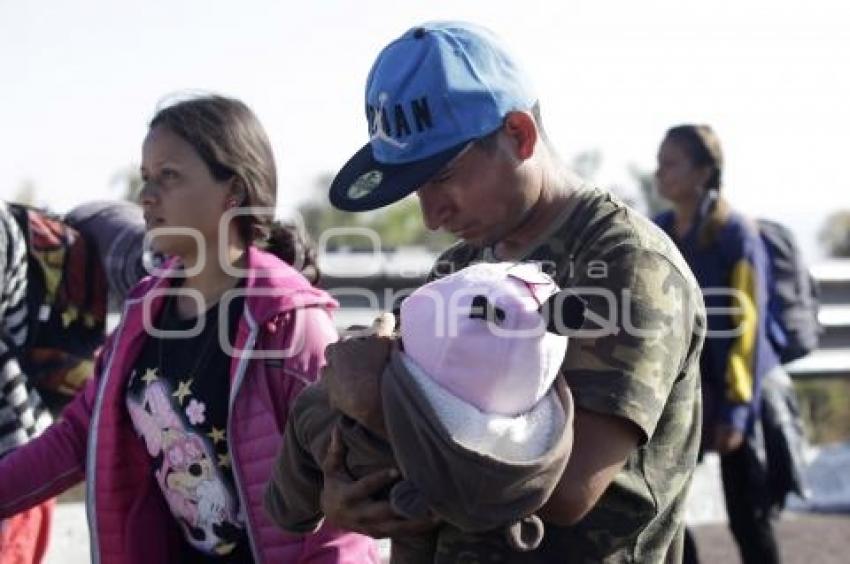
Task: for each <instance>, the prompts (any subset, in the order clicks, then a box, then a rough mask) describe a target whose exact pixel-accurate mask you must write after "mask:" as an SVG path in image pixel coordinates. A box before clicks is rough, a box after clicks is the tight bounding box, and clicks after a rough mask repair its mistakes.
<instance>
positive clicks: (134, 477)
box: [0, 248, 378, 564]
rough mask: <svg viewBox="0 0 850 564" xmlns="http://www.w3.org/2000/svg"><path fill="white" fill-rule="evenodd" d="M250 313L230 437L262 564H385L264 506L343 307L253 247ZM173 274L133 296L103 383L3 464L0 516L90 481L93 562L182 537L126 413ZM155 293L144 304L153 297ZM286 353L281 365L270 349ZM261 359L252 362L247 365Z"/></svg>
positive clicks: (236, 370) (241, 336)
mask: <svg viewBox="0 0 850 564" xmlns="http://www.w3.org/2000/svg"><path fill="white" fill-rule="evenodd" d="M248 265H249V268H248V276H247V279H246V285H245V288H246V294H247V295H246V298H245V311H244V314H243V316H242V319H241V321H240V323H239V328H238V331H237V336H236V349H237V351H238V350H243V351H244V352H243V353H242V354H241V355H238V356H234V357H233V361H232V364H231V391H230V415H229V420H228V433H227V440H228V443H229V448H230V454H231V457H232V462H233V469H234V479H235V481H236V485H237V490H238V494H239V499H240V503H241V505H242V507H244V508H245V509H246V511H245V513H246V518H247V520H248V530H249V533H250V534H249V538H250V540H251V548H252V550H253V553H254V558H255V560H256V561H257V562H258V563H272V562H274V563H278V562H283V563H288V562H298V563H306V562H309V563H311V564H313V563H316V564H319V563H322V564H324V563H328V564H329V563H337V562H339V563H349V564H362V563H369V562H378V556H377V551H376V549H375V545H374V543H373V541H372V540H371V539H369V538H367V537H363V536H360V535H356V534H352V533H342V532H340V531H337V530H333V529H331V528H329V527H323V528H322V529H321V530H320V531H319V532H318V533H316V534H314V535H309V536H306V537H296V536H292V535H288V534H286V533H284V532H283V531H281V530H279V529H278V528H277V527H275V526H274V524H273V523H272V522H271V520H270V519H269V518H268V517H267V516H266V514H265V512H264V510H263V491H264V489H265V484H266V481H267V480H268V478H269V476H270V473H271V466H272V464H273V462H274V459H275V455H276V454H277V452H278V450H279V449H280V446H281V441H282V435H283V429H284V425H285V423H286V418H287V415H288V413H289V409H290V406H291V404H292V402H293V400H294V399H295V396H297V395H298V393H299V392H300V391H301V390H302V389H303V388H304V387H305V386H306V385H307V384H309V383H310V382H312V381H314V380H315V379H316V378H317V377H318V374H319V369H320V367H321V365H322V363H323V362H324V348H325V346H326V345H327V344H328V343H330V342H333V341H334V340H336V331H335V330H334V328H333V324H332V322H331V318H330V314H329V310H331V309H332V308H334V307H336V303H335V302H334V301H333V299H332V298H331V297H330V296H328V295H327V294H326V293H325V292H322V291H321V290H317V289H315V288H313V287H311V286H310V285H309V284H308V283H307V281H306V280H304V278H303V277H301V276H300V275H299V274H298V273H297V272H295V271H294V270H293V269H292V268H290V267H289V266H287V265H286V264H284V263H283V262H281V261H279V260H278V259H277V258H276V257H273V256H272V255H269V254H267V253H264V252H262V251H260V250H257V249H255V248H251V249H250V250H249V254H248ZM168 285H169V284H168V279H167V278H149V279H147V280H145V281H143V282H142V283H140V284H139V286H137V287H136V288H135V289H134V290H133V292H131V294H130V296H129V297H128V299H127V302H126V305H125V310H124V315H123V317H122V321H121V323H120V325H119V326H118V328H117V329H116V331H115V332H114V333H113V334H112V336H111V337H110V338H109V339H108V340H107V343H106V345H105V346H104V352H103V354H101V356H100V358H99V359H98V363H97V367H96V371H95V375H96V376H95V378H94V379H93V380H92V381H91V382H89V384H88V385H87V386H86V388H85V389H84V390H83V391H82V392H81V393H80V394H79V395H78V396H77V397H76V398H75V399H74V401H73V402H72V403H71V404H69V405H68V407H67V408H66V410H65V411H64V413H63V416H62V418H61V419H60V420H59V421H58V422H56V423H55V424H54V425H53V426H52V427H50V429H48V430H47V431H46V432H45V433H44V434H43V435H41V436H40V437H39V438H37V439H35V440H33V441H31V442H30V443H29V444H27V445H25V446H23V447H21V448H19V449H17V450H15V451H13V452H11V453H9V455H7V456H5V457H3V458H2V459H0V518H2V517H7V516H10V515H14V514H15V513H17V512H20V511H22V510H24V509H26V508H28V507H31V506H33V505H35V504H37V503H39V502H41V501H44V500H46V499H48V498H50V497H52V496H54V495H57V494H59V493H61V492H62V491H63V490H65V489H67V488H68V487H70V486H72V485H74V484H76V483H77V482H79V481H80V480H82V479H85V480H86V483H87V485H88V488H87V492H88V493H87V500H86V506H87V512H88V520H89V530H90V534H91V550H92V562H95V563H98V562H104V563H108V564H124V563H127V564H130V563H132V564H143V563H144V564H147V563H149V562H157V563H170V562H177V561H178V559H179V550H178V546H179V545H178V543H179V535H180V534H181V533H180V531H179V529H178V527H177V525H176V523H174V521H173V518H172V517H171V516H170V515H169V509H168V506H167V505H166V503H165V501H164V499H163V496H162V494H161V491H160V490H159V487H158V485H157V484H156V482H155V481H154V480H153V478H152V476H151V474H150V459H149V456H148V454H147V451H146V449H145V446H144V442H143V441H142V440H141V439H140V438H139V437H138V436H137V434H136V432H135V430H134V429H133V425H132V423H131V421H130V417H129V414H128V412H127V410H126V407H125V393H126V385H127V379H128V375H129V372H130V369H131V367H132V366H133V364H134V361H135V358H136V356H137V355H138V354H139V352H140V351H141V347H142V345H143V344H144V341H145V338H146V332H145V329H144V316H145V314H144V309H145V308H146V307H147V308H148V309H149V312H150V314H151V316H155V315H156V314H157V312H158V311H159V308H160V307H161V305H162V303H163V302H162V295H161V294H160V293H159V292H158V291H157V290H161V289H165V288H167V287H168ZM146 296H147V297H146ZM273 350H278V351H281V350H283V351H288V352H289V354H286V355H285V358H283V359H281V358H279V357H280V355H278V358H264V356H269V355H264V354H263V353H266V352H269V351H273ZM251 357H255V358H251Z"/></svg>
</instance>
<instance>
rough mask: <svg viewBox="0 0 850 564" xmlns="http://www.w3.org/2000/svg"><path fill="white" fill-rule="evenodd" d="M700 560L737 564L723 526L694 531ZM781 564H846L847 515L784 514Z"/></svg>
mask: <svg viewBox="0 0 850 564" xmlns="http://www.w3.org/2000/svg"><path fill="white" fill-rule="evenodd" d="M695 532H696V540H697V549H698V550H699V555H700V560H701V561H702V562H706V563H715V562H716V563H722V564H735V563H737V562H740V561H741V560H740V558H739V557H738V552H737V550H736V548H735V546H734V544H733V540H732V535H731V534H730V533H729V529H728V528H727V527H726V525H723V524H717V525H702V526H699V527H696V528H695ZM777 533H778V536H779V549H780V551H781V554H782V562H783V564H846V563H847V562H850V515H811V514H799V513H797V514H795V513H790V514H786V516H785V517H783V518H782V519H781V520H780V522H779V523H777Z"/></svg>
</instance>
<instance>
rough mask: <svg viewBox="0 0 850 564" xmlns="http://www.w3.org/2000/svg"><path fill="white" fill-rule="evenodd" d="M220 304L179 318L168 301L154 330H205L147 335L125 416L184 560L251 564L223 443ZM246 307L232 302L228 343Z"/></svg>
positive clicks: (224, 368) (224, 360)
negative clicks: (147, 460)
mask: <svg viewBox="0 0 850 564" xmlns="http://www.w3.org/2000/svg"><path fill="white" fill-rule="evenodd" d="M220 306H221V304H217V305H215V306H213V307H211V308H210V309H209V310H207V311H206V312H205V313H204V314H202V315H201V316H200V317H199V318H191V319H181V318H180V317H179V316H178V315H177V311H176V302H175V299H174V296H169V297H168V298H166V303H165V304H164V307H163V310H162V313H161V315H160V317H159V319H158V320H157V321H156V322H155V323H154V326H155V327H156V328H157V329H159V330H162V331H175V332H176V331H181V332H184V334H185V332H187V331H189V330H190V329H192V328H193V327H195V326H196V324H198V323H200V324H201V327H202V330H201V331H200V333H199V334H197V335H196V336H194V337H188V336H185V335H184V336H172V335H163V336H156V337H155V336H150V337H149V338H148V340H147V343H146V344H145V346H144V347H143V349H142V351H141V354H140V355H139V357H138V359H137V361H136V364H135V365H134V369H133V372H132V374H131V376H130V380H129V383H128V385H127V396H126V402H127V409H128V411H129V413H130V418H131V419H132V421H133V425H134V427H135V429H136V431H137V432H138V434H139V436H140V437H141V438H142V439H143V440H144V441H145V445H146V446H147V450H148V453H149V454H150V456H151V472H152V474H153V475H154V478H155V479H156V481H157V483H158V484H159V487H160V489H161V490H162V493H163V496H164V497H165V500H166V502H167V503H168V506H169V507H170V508H171V512H172V514H173V515H174V518H175V520H176V521H177V523H178V524H179V525H180V528H181V530H182V531H183V533H184V534H183V536H184V538H185V540H186V545H185V547H184V554H183V558H182V559H181V561H182V562H217V563H218V562H227V563H242V562H253V559H252V557H251V549H250V545H249V540H248V537H247V533H246V530H245V526H246V525H245V517H244V513H243V510H242V508H241V507H240V503H239V496H238V494H237V491H236V486H235V483H234V480H233V469H232V466H231V460H230V450H229V448H228V441H227V416H228V403H229V396H230V364H231V361H232V357H230V356H229V355H227V354H226V353H225V352H224V351H223V350H222V347H221V345H220V344H219V337H218V335H219V318H218V316H219V307H220ZM221 307H223V306H221ZM243 307H244V299H242V298H237V299H234V300H233V301H230V303H229V311H228V317H227V322H228V325H227V327H225V328H223V329H224V330H225V331H226V332H227V333H226V335H227V342H229V343H231V344H233V343H234V341H235V338H234V337H235V332H236V327H237V324H238V320H239V317H240V315H241V314H242V309H243ZM139 534H144V532H143V531H140V532H139Z"/></svg>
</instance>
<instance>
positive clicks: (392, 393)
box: [266, 263, 584, 562]
mask: <svg viewBox="0 0 850 564" xmlns="http://www.w3.org/2000/svg"><path fill="white" fill-rule="evenodd" d="M400 320H401V321H400V326H401V327H400V333H401V347H400V348H399V349H398V350H395V351H394V352H393V353H392V355H391V358H390V362H389V363H388V365H387V367H386V369H385V372H384V375H383V377H382V380H381V382H382V383H381V386H382V389H381V394H382V402H383V406H384V418H385V424H386V429H387V434H388V439H389V442H387V441H386V440H384V439H382V438H380V437H378V436H377V435H375V434H373V433H371V432H369V431H368V430H367V429H366V428H365V427H363V426H362V425H360V424H359V423H357V422H356V421H354V420H353V419H350V418H348V417H347V416H346V415H344V414H342V413H340V412H339V411H337V410H335V409H333V408H331V407H330V405H329V403H328V397H327V393H326V391H325V390H324V387H323V386H321V385H320V384H319V385H313V386H310V387H308V388H307V389H305V390H304V392H302V393H301V395H299V397H298V399H297V400H296V403H295V405H294V407H293V411H292V414H291V416H290V419H289V422H288V423H287V428H286V432H285V437H284V445H283V449H282V451H281V453H280V455H279V457H278V461H277V463H276V465H275V469H274V473H273V476H272V480H271V482H270V484H269V487H268V489H267V491H266V508H267V510H268V512H269V514H270V515H271V516H272V518H273V519H274V520H275V521H276V522H277V523H278V524H279V525H280V526H281V527H282V528H284V529H286V530H288V531H290V532H296V533H305V532H312V531H314V530H316V529H317V528H318V527H319V525H320V524H321V521H322V515H321V512H320V507H319V498H320V494H321V487H322V473H321V469H320V467H319V463H320V461H321V460H322V458H323V457H324V455H325V453H326V452H327V448H328V445H329V442H330V436H331V433H332V430H333V428H334V427H335V426H337V427H339V428H340V430H341V437H342V440H343V442H344V443H345V445H346V447H347V453H346V460H345V463H346V469H347V471H348V472H349V473H350V474H351V475H352V477H355V478H356V477H360V476H363V475H365V474H367V473H369V472H372V471H375V470H377V469H382V468H387V467H397V468H398V469H399V470H400V473H401V476H402V478H401V479H400V480H399V481H398V482H397V483H396V484H395V485H393V486H392V488H391V489H389V490H388V491H387V492H385V495H387V496H388V497H389V500H390V503H391V504H392V506H393V508H394V510H395V511H396V512H397V513H399V514H400V515H402V516H405V517H410V518H419V517H425V516H429V515H430V516H436V517H438V518H439V519H440V521H441V522H442V523H443V524H442V525H440V526H439V527H437V528H436V529H435V531H434V532H433V533H430V534H424V535H416V536H415V537H409V538H404V539H393V546H392V562H433V561H434V555H435V553H436V552H437V551H438V550H439V548H440V543H441V537H451V538H453V539H455V541H456V539H457V538H458V536H459V535H460V536H461V537H462V536H463V535H467V534H468V535H470V537H474V536H475V535H477V534H479V533H482V532H486V531H494V530H502V531H504V532H505V534H506V539H507V543H508V545H509V546H511V547H512V548H514V549H516V550H521V551H527V550H533V549H534V548H536V547H537V546H538V545H539V543H540V541H541V539H542V532H543V525H542V523H541V522H540V520H539V519H538V518H537V517H536V516H535V515H534V512H535V511H536V510H537V509H539V508H540V507H541V506H542V505H543V504H544V503H545V501H546V500H547V499H548V497H549V495H550V494H551V493H552V490H553V489H554V487H555V485H556V484H557V482H558V480H559V479H560V477H561V475H562V473H563V471H564V468H565V467H566V463H567V460H568V458H569V454H570V450H571V448H572V416H573V408H572V399H571V397H570V394H569V391H568V389H567V388H566V385H565V384H564V382H563V379H558V378H557V376H558V373H559V369H560V366H561V363H562V361H563V359H564V355H565V353H566V348H567V337H566V336H565V335H564V333H566V332H567V331H568V330H570V329H577V328H579V327H580V326H581V324H582V322H583V320H584V304H583V302H582V301H581V300H580V299H579V298H577V297H576V296H574V295H572V294H570V293H568V292H561V291H559V288H558V287H557V285H556V284H555V283H554V281H553V280H552V279H551V278H550V277H549V276H547V275H546V274H544V273H543V272H541V271H540V270H539V268H538V267H537V266H536V265H534V264H514V263H481V264H476V265H472V266H469V267H467V268H464V269H463V270H460V271H458V272H456V273H454V274H451V275H448V276H445V277H443V278H441V279H438V280H436V281H433V282H430V283H428V284H425V285H424V286H422V287H420V288H419V289H417V290H416V291H415V292H413V293H412V294H411V295H410V296H409V297H408V298H407V299H405V300H404V302H403V303H402V306H401V313H400ZM447 533H449V534H447Z"/></svg>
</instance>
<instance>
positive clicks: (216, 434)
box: [207, 425, 224, 445]
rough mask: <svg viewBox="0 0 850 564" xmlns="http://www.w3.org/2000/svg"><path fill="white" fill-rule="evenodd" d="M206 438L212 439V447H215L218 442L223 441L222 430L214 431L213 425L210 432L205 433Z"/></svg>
mask: <svg viewBox="0 0 850 564" xmlns="http://www.w3.org/2000/svg"><path fill="white" fill-rule="evenodd" d="M207 436H208V437H209V438H211V439H212V442H213V444H214V445H217V444H218V442H219V441H223V440H224V431H223V430H222V429H216V428H215V425H213V428H212V431H210V432H209V433H207Z"/></svg>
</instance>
